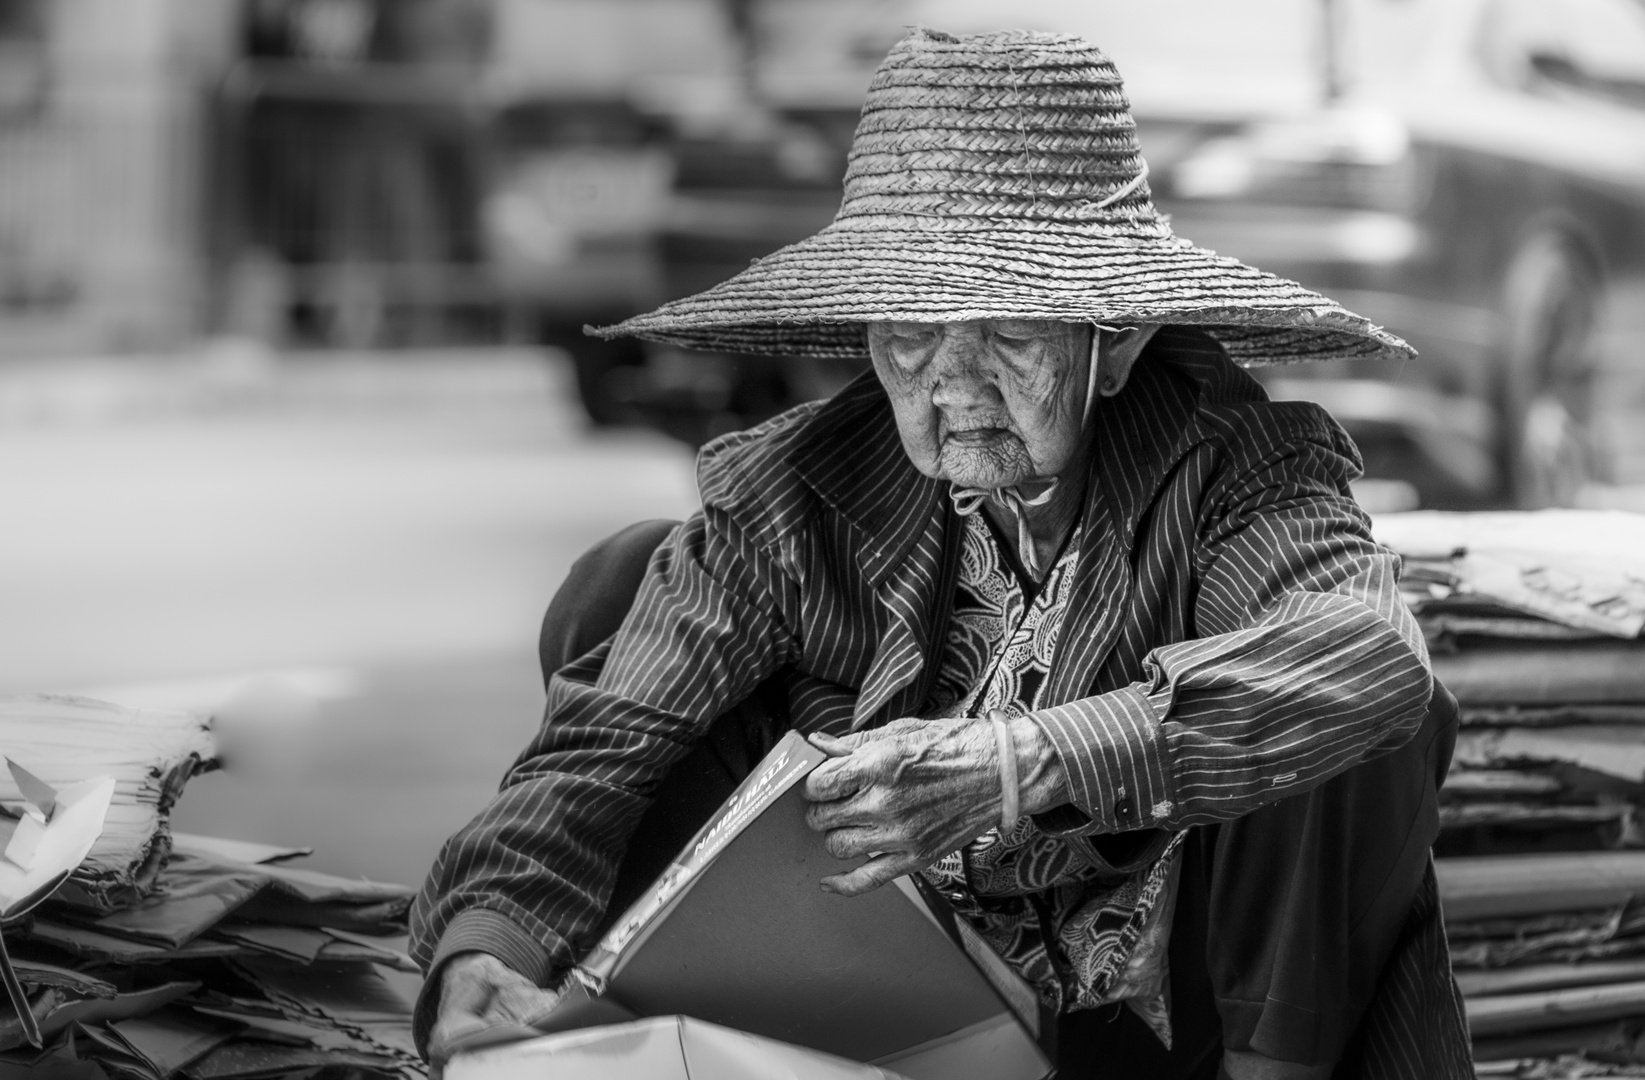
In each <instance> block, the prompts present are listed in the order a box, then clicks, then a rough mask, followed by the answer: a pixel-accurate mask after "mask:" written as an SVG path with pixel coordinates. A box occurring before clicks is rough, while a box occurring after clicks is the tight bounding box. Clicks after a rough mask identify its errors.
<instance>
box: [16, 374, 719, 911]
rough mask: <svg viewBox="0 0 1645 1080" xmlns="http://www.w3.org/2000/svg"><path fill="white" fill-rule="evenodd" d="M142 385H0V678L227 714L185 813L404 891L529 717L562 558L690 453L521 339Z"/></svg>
mask: <svg viewBox="0 0 1645 1080" xmlns="http://www.w3.org/2000/svg"><path fill="white" fill-rule="evenodd" d="M3 374H4V373H0V376H3ZM220 374H221V373H219V375H220ZM150 375H151V378H150V379H149V380H148V381H147V382H146V383H132V382H130V380H127V381H126V382H125V383H122V384H120V385H113V384H111V381H110V379H109V378H106V377H102V376H97V375H96V374H95V373H92V374H90V375H88V376H87V378H86V379H84V380H81V381H79V382H77V381H76V380H75V379H73V378H62V377H56V376H54V377H53V378H54V379H55V381H54V382H53V381H51V380H47V381H46V382H42V381H41V380H40V379H12V380H10V381H7V380H6V379H4V378H3V377H0V506H3V507H4V508H5V509H4V513H3V516H0V692H16V691H32V690H93V691H95V692H97V693H98V694H99V695H100V696H106V697H109V698H111V699H114V700H121V701H127V702H131V703H134V704H147V705H173V706H178V707H187V708H202V709H216V710H219V711H222V712H223V713H224V720H225V722H224V728H225V738H226V739H227V742H228V749H229V751H230V755H229V756H230V761H229V768H228V769H227V770H226V771H225V772H223V773H220V774H215V775H209V776H206V777H202V778H200V779H198V780H196V781H195V782H194V784H192V785H191V786H190V788H189V790H188V792H187V793H186V794H185V796H184V798H183V800H182V802H181V804H180V805H179V808H178V811H177V813H176V818H175V819H176V823H177V826H178V827H179V828H184V829H191V830H194V831H197V832H206V833H215V834H219V835H231V836H240V837H244V838H247V839H255V840H266V841H271V842H279V843H308V844H311V845H313V846H314V847H315V849H316V855H315V859H314V863H315V864H316V865H317V866H319V867H322V868H325V869H330V870H332V871H335V872H340V873H346V874H364V875H366V876H371V877H377V878H383V879H388V880H400V881H406V882H415V881H416V880H418V879H419V878H420V877H421V875H422V873H423V871H424V870H425V869H426V867H427V865H428V863H429V862H430V860H431V859H432V858H433V855H434V852H435V850H436V847H437V844H438V842H439V841H440V840H441V839H442V838H443V837H444V836H445V835H446V834H448V833H449V832H450V831H452V830H453V829H454V828H456V827H457V826H458V825H460V824H461V823H462V822H463V821H465V820H467V818H468V817H469V816H470V815H471V814H472V813H473V812H474V811H475V810H476V809H478V807H479V806H480V805H481V803H482V802H483V801H484V799H485V797H486V796H487V795H488V794H489V793H490V792H491V791H492V790H494V788H495V786H496V783H497V780H498V779H499V777H500V776H501V774H502V772H503V770H504V769H505V768H506V767H507V765H508V763H509V761H510V760H511V759H512V757H513V755H514V753H515V752H516V751H517V750H518V749H519V747H520V746H521V745H522V744H523V743H524V741H525V740H526V738H527V737H528V736H529V734H530V732H531V731H532V730H533V728H534V727H535V725H536V722H537V719H538V715H539V713H540V710H541V708H542V686H541V681H540V678H539V676H538V673H537V670H536V660H535V656H534V655H533V652H532V650H533V648H534V646H535V641H536V632H537V624H538V620H539V619H540V618H541V615H542V611H543V608H544V606H545V605H546V603H547V601H548V598H549V597H550V596H551V595H552V593H553V590H554V589H555V587H556V586H557V585H558V584H559V582H560V581H561V580H562V579H563V577H564V575H565V572H566V570H567V568H568V567H569V565H570V563H571V561H572V560H573V559H574V558H575V557H576V556H577V555H578V554H579V553H580V552H581V551H582V550H584V549H585V548H586V547H587V546H588V545H589V544H590V543H592V542H593V541H595V540H596V539H598V538H599V537H601V536H604V535H607V534H609V533H610V532H612V531H614V530H615V529H617V528H619V527H621V526H622V525H625V524H627V523H629V522H631V521H634V520H636V519H639V518H643V517H662V516H668V517H680V516H684V515H685V514H687V513H689V512H690V511H691V509H692V508H693V506H694V505H695V501H696V499H695V488H694V483H693V480H692V474H691V455H690V453H689V451H687V450H686V449H685V448H684V447H681V446H678V445H676V444H673V443H670V442H668V441H665V440H663V439H662V438H660V437H653V436H650V435H647V434H644V433H636V432H629V433H615V434H611V433H597V432H592V431H590V430H589V429H588V428H587V427H586V425H585V424H584V423H583V422H582V420H581V417H580V414H579V413H578V412H577V410H576V408H575V406H574V405H572V404H571V403H570V402H569V400H568V397H567V395H566V394H565V393H564V387H563V383H562V380H561V379H560V377H559V369H558V368H557V367H553V366H550V365H548V364H547V363H546V362H545V361H543V360H541V359H539V358H535V357H521V356H518V355H515V356H511V357H491V358H486V357H476V358H446V359H445V360H442V361H440V362H437V363H426V364H423V365H422V367H421V368H416V367H415V366H414V367H413V368H408V369H407V370H406V371H405V372H403V373H401V374H398V375H397V374H396V373H395V372H393V371H392V370H388V371H384V370H382V369H380V368H374V367H373V364H372V363H371V362H361V363H355V364H353V365H352V367H349V366H347V365H345V366H344V368H343V369H339V370H337V371H331V372H327V371H323V370H318V369H309V370H306V371H303V372H299V373H296V374H295V375H289V376H288V375H285V374H279V373H276V374H273V375H270V373H268V372H263V373H262V374H260V375H257V376H256V377H255V378H252V379H250V381H249V382H248V381H247V379H246V378H242V377H240V376H236V379H238V382H237V383H235V385H233V386H231V387H230V390H231V391H232V392H231V393H224V392H222V391H223V385H222V384H223V380H222V379H221V378H217V377H215V376H214V377H213V379H208V380H206V381H205V382H201V381H200V379H199V378H198V377H197V376H198V372H182V371H169V372H163V371H155V372H150ZM241 375H242V376H243V375H244V373H241ZM190 380H193V381H192V382H191V381H190ZM122 386H123V387H124V388H123V389H122ZM122 403H123V404H122ZM134 403H135V404H134ZM128 406H129V407H128Z"/></svg>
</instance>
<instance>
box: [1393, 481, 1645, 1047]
mask: <svg viewBox="0 0 1645 1080" xmlns="http://www.w3.org/2000/svg"><path fill="white" fill-rule="evenodd" d="M1376 532H1377V536H1378V538H1379V539H1380V540H1382V542H1384V543H1386V544H1388V545H1389V546H1390V547H1392V548H1394V550H1396V551H1398V552H1399V553H1400V554H1401V555H1403V556H1404V557H1405V575H1404V580H1403V584H1404V588H1405V590H1406V598H1407V600H1408V601H1409V602H1410V604H1411V607H1412V609H1413V611H1414V612H1415V613H1416V615H1417V619H1418V621H1419V622H1420V623H1421V625H1422V628H1423V630H1424V633H1425V634H1426V636H1427V638H1428V644H1429V648H1430V651H1431V653H1432V655H1433V663H1434V673H1435V675H1436V676H1437V677H1438V678H1439V679H1440V680H1441V681H1442V682H1443V683H1444V684H1445V685H1446V687H1447V688H1449V689H1450V691H1451V692H1452V693H1453V694H1455V695H1456V697H1457V700H1458V702H1459V704H1460V705H1461V730H1460V733H1459V735H1458V740H1457V747H1456V754H1455V757H1454V759H1453V762H1452V766H1451V772H1450V775H1449V777H1448V778H1447V780H1446V783H1445V786H1444V787H1443V788H1442V790H1441V792H1440V819H1441V836H1440V840H1439V843H1438V844H1437V845H1436V852H1437V853H1438V854H1439V856H1440V858H1439V860H1438V870H1439V876H1440V888H1441V898H1442V901H1443V902H1444V905H1445V912H1446V922H1447V927H1448V931H1449V934H1450V938H1451V953H1452V962H1453V966H1454V968H1455V970H1456V972H1457V979H1458V984H1459V986H1460V987H1461V988H1462V991H1463V994H1464V997H1465V999H1466V1004H1467V1009H1468V1016H1469V1024H1470V1027H1471V1029H1472V1032H1473V1035H1474V1039H1475V1053H1476V1058H1477V1059H1478V1061H1479V1063H1480V1065H1479V1070H1480V1075H1482V1076H1484V1075H1492V1076H1511V1077H1527V1078H1528V1077H1533V1076H1534V1077H1550V1078H1552V1077H1564V1076H1610V1075H1616V1076H1635V1075H1638V1076H1645V1039H1642V1038H1641V1036H1642V1035H1645V905H1636V904H1635V903H1634V901H1633V898H1634V897H1635V896H1639V897H1641V899H1645V641H1642V640H1640V635H1641V630H1642V629H1645V518H1641V517H1639V516H1636V515H1630V514H1619V513H1584V512H1579V511H1549V512H1542V513H1534V514H1514V513H1501V514H1496V513H1492V514H1435V513H1418V514H1393V515H1386V516H1384V517H1381V518H1379V519H1378V520H1377V527H1376Z"/></svg>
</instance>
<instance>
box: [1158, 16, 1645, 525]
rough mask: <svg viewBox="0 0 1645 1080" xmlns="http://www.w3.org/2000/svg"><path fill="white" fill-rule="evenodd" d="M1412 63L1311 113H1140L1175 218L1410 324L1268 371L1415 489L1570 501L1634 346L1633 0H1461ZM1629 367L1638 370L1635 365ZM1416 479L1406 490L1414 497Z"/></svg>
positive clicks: (1643, 241)
mask: <svg viewBox="0 0 1645 1080" xmlns="http://www.w3.org/2000/svg"><path fill="white" fill-rule="evenodd" d="M1433 11H1434V18H1433V20H1432V21H1431V22H1430V23H1429V28H1430V29H1429V37H1428V41H1427V43H1426V47H1427V49H1428V55H1427V56H1426V57H1425V58H1424V61H1423V62H1422V63H1421V64H1420V65H1418V66H1417V67H1416V69H1415V71H1414V72H1413V76H1412V77H1411V78H1409V79H1408V80H1406V81H1405V82H1404V83H1403V85H1397V86H1393V87H1388V88H1386V90H1384V91H1383V92H1380V93H1371V94H1366V95H1363V96H1362V97H1361V98H1359V99H1357V100H1348V101H1339V102H1333V103H1330V104H1328V105H1327V106H1325V107H1323V108H1321V109H1319V110H1318V111H1316V112H1313V113H1311V114H1306V115H1298V116H1288V117H1284V118H1279V119H1265V120H1260V121H1256V122H1253V123H1247V124H1240V125H1206V124H1196V123H1195V122H1193V121H1192V120H1180V119H1179V120H1175V121H1166V122H1158V123H1154V124H1151V125H1148V126H1146V127H1145V128H1144V132H1143V135H1142V138H1143V147H1144V150H1145V151H1146V152H1147V153H1148V156H1149V160H1150V162H1151V163H1152V165H1153V167H1154V173H1153V178H1151V181H1150V182H1151V183H1152V184H1153V186H1154V190H1155V193H1156V197H1157V198H1158V201H1159V203H1160V205H1161V207H1162V208H1163V209H1165V210H1167V211H1168V212H1170V213H1171V214H1172V215H1173V227H1174V228H1175V229H1176V230H1177V232H1179V233H1180V234H1182V235H1184V236H1187V237H1189V238H1191V239H1193V240H1194V241H1195V242H1197V243H1200V244H1203V245H1205V246H1207V247H1210V248H1212V249H1214V250H1217V251H1220V252H1222V253H1224V254H1228V255H1233V256H1235V257H1238V258H1240V259H1243V260H1246V261H1248V262H1252V263H1255V264H1256V265H1258V266H1261V267H1263V268H1264V269H1267V270H1271V271H1274V272H1276V273H1280V274H1283V275H1286V276H1288V277H1293V278H1296V279H1297V280H1299V281H1302V282H1305V283H1306V284H1308V285H1310V286H1312V287H1313V288H1316V289H1320V290H1322V291H1324V292H1326V293H1328V294H1330V295H1331V296H1333V297H1335V298H1337V299H1339V300H1341V301H1342V302H1343V303H1344V304H1346V305H1347V306H1349V307H1350V308H1352V309H1354V310H1355V311H1358V312H1359V313H1361V314H1363V315H1365V316H1366V317H1368V318H1370V319H1371V320H1372V321H1374V322H1378V323H1381V324H1383V325H1385V326H1387V327H1388V328H1389V329H1390V330H1392V331H1394V332H1395V333H1397V334H1399V335H1401V336H1402V337H1405V338H1406V339H1407V340H1409V341H1410V342H1411V343H1412V344H1413V345H1415V346H1416V347H1417V349H1418V351H1419V353H1420V359H1419V360H1418V361H1417V362H1416V363H1415V364H1413V365H1409V367H1408V368H1407V369H1406V370H1403V371H1399V370H1389V369H1388V366H1387V365H1386V364H1384V365H1380V366H1379V365H1376V364H1363V363H1362V364H1345V365H1326V366H1322V367H1320V368H1318V369H1316V370H1303V369H1296V370H1294V371H1287V372H1280V373H1277V374H1276V375H1275V377H1271V378H1269V379H1268V381H1269V383H1270V387H1271V389H1272V390H1273V391H1274V392H1275V393H1277V394H1279V395H1281V396H1294V397H1309V398H1313V399H1315V400H1318V401H1319V402H1321V403H1322V404H1324V405H1326V406H1327V407H1328V408H1330V409H1331V411H1332V412H1333V413H1334V414H1335V415H1336V416H1337V417H1338V418H1339V419H1340V420H1342V421H1343V422H1344V423H1345V424H1346V425H1347V426H1349V428H1350V429H1351V430H1352V431H1353V433H1354V434H1355V436H1356V438H1357V439H1358V441H1359V442H1360V444H1361V447H1362V449H1363V450H1364V451H1365V452H1366V456H1367V459H1368V460H1367V465H1368V474H1369V475H1370V476H1372V477H1373V478H1376V477H1381V478H1388V479H1402V480H1405V481H1407V482H1408V483H1410V484H1411V485H1412V488H1413V489H1414V491H1413V492H1411V494H1412V495H1414V496H1415V499H1417V500H1420V502H1421V503H1422V504H1423V505H1430V506H1438V505H1477V504H1482V503H1487V502H1513V503H1517V504H1519V505H1527V506H1536V505H1548V504H1553V503H1562V504H1565V503H1569V502H1570V501H1572V500H1573V499H1574V498H1575V496H1576V495H1577V493H1578V490H1579V488H1580V486H1581V484H1582V483H1583V482H1585V481H1586V480H1588V479H1589V478H1591V477H1593V476H1595V475H1596V474H1598V475H1603V474H1604V473H1606V472H1607V471H1608V468H1607V466H1608V461H1607V458H1608V457H1610V456H1613V455H1614V454H1615V453H1616V452H1617V451H1618V450H1619V449H1621V448H1618V447H1614V446H1611V447H1608V446H1606V445H1605V439H1604V438H1603V429H1602V426H1601V425H1600V424H1599V423H1598V422H1599V421H1600V420H1601V419H1602V416H1601V413H1603V412H1604V407H1605V406H1606V404H1607V401H1606V397H1607V395H1608V394H1609V393H1611V392H1612V391H1616V392H1624V391H1625V390H1626V387H1627V383H1628V381H1629V376H1630V374H1632V376H1633V377H1637V375H1638V373H1639V372H1640V371H1641V370H1642V369H1645V336H1642V335H1641V334H1640V333H1639V330H1638V328H1637V326H1636V327H1633V328H1630V327H1629V326H1628V325H1627V323H1628V320H1629V318H1630V313H1629V311H1628V310H1627V309H1628V308H1629V307H1630V304H1629V300H1628V298H1629V297H1631V296H1632V297H1637V295H1638V289H1639V288H1640V282H1642V281H1645V3H1641V2H1640V0H1562V2H1561V3H1558V4H1554V3H1547V2H1545V0H1450V2H1447V3H1443V4H1435V5H1433ZM1629 368H1631V369H1632V373H1630V372H1629V371H1628V369H1629ZM1407 501H1409V500H1407Z"/></svg>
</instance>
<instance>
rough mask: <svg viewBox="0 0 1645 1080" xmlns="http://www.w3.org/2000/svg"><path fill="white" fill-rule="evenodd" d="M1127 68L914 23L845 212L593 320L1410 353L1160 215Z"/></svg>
mask: <svg viewBox="0 0 1645 1080" xmlns="http://www.w3.org/2000/svg"><path fill="white" fill-rule="evenodd" d="M1146 176H1147V166H1146V165H1145V164H1144V162H1143V159H1142V155H1141V153H1140V152H1139V148H1138V144H1137V129H1136V123H1135V121H1133V120H1132V118H1131V112H1130V105H1129V103H1128V102H1127V101H1126V98H1125V94H1124V91H1123V89H1122V87H1121V83H1120V76H1119V72H1118V71H1117V70H1115V68H1114V65H1113V63H1112V62H1111V61H1110V60H1109V59H1108V57H1107V56H1105V55H1104V54H1103V53H1102V52H1101V51H1100V50H1098V49H1097V48H1095V47H1094V46H1092V45H1091V44H1089V43H1088V42H1086V41H1084V40H1083V39H1081V38H1078V37H1073V36H1069V35H1060V34H1043V33H1031V32H1027V31H1007V32H1003V33H995V34H984V35H978V36H974V37H953V36H950V35H947V34H942V33H938V32H935V31H931V30H923V29H919V30H915V31H913V32H912V33H910V34H909V35H908V36H907V37H905V38H903V39H902V41H900V42H898V43H897V45H896V46H895V47H894V48H893V49H892V50H891V53H890V55H889V56H887V57H886V59H885V61H884V63H882V64H881V65H880V68H879V70H878V71H877V72H876V73H875V75H874V80H873V82H872V84H871V85H870V87H869V90H868V97H867V100H866V102H865V103H864V105H863V111H862V120H861V121H860V123H859V124H858V126H857V134H856V139H855V141H854V142H853V144H852V147H851V156H850V163H849V165H848V167H847V169H846V174H845V198H844V200H843V202H842V203H841V205H840V209H839V213H838V214H837V215H836V217H835V219H834V223H833V224H832V225H829V226H828V227H827V228H825V229H823V230H822V231H821V232H819V233H817V234H816V235H815V236H812V237H810V238H809V239H806V240H802V241H800V242H799V243H797V244H792V245H790V246H788V247H785V248H783V249H781V250H780V251H777V252H776V253H774V254H772V255H769V256H766V257H765V258H763V259H759V260H757V261H756V262H755V263H754V264H753V265H752V266H750V267H749V268H748V269H747V270H744V271H743V272H742V273H740V274H738V275H737V276H735V277H733V278H731V279H730V280H729V281H726V282H723V283H721V284H719V285H716V286H715V287H713V288H711V289H708V290H707V291H705V292H701V293H697V294H696V295H694V296H688V297H685V298H684V299H681V300H675V301H672V302H671V303H668V304H664V305H663V306H662V307H660V308H658V309H657V310H655V311H653V312H650V313H649V314H645V315H639V316H636V317H634V318H631V319H628V320H627V321H625V322H622V323H620V324H618V325H616V326H612V327H606V328H603V329H600V330H595V331H593V332H594V333H598V334H600V335H601V336H603V337H618V336H635V337H642V338H647V339H650V340H653V341H661V342H669V343H673V344H677V345H683V346H687V347H690V348H699V349H710V350H717V351H722V352H740V353H763V354H781V355H791V356H816V357H853V358H861V357H866V356H867V355H868V348H867V341H866V336H865V333H864V324H865V323H868V322H874V321H881V320H907V321H913V322H953V321H961V320H969V319H989V318H995V319H998V318H1015V319H1057V320H1064V321H1070V322H1089V323H1174V324H1179V325H1194V326H1199V327H1203V328H1204V329H1205V330H1206V331H1207V332H1209V333H1211V334H1212V335H1213V336H1215V337H1216V338H1217V339H1218V340H1220V341H1221V342H1222V343H1223V345H1224V346H1225V347H1226V348H1227V349H1228V352H1229V354H1230V355H1231V356H1232V357H1233V358H1234V359H1235V360H1236V361H1238V362H1240V363H1242V364H1280V363H1292V362H1297V361H1303V360H1324V359H1333V358H1339V357H1350V356H1359V357H1378V356H1380V357H1400V358H1403V357H1408V356H1411V355H1414V353H1413V350H1412V349H1411V348H1410V346H1408V345H1406V344H1405V343H1404V342H1403V341H1401V340H1400V339H1399V338H1396V337H1394V336H1393V335H1391V334H1388V333H1385V332H1384V331H1383V330H1381V329H1380V328H1378V327H1376V326H1373V325H1371V323H1369V322H1367V321H1366V320H1365V319H1363V318H1361V317H1359V316H1358V315H1355V314H1353V313H1352V312H1350V311H1347V310H1345V309H1344V308H1342V307H1341V306H1339V305H1338V304H1336V303H1335V302H1333V301H1331V300H1329V299H1327V298H1325V297H1323V296H1321V295H1319V294H1318V293H1315V292H1312V291H1310V290H1308V289H1305V288H1303V287H1302V286H1300V285H1298V284H1296V283H1295V282H1291V281H1287V280H1285V279H1283V278H1279V277H1275V276H1274V275H1272V274H1267V273H1264V272H1263V271H1261V270H1257V269H1255V268H1253V267H1250V266H1246V265H1244V264H1243V263H1240V262H1238V261H1236V260H1234V259H1229V258H1224V257H1222V256H1219V255H1216V254H1215V253H1213V252H1210V251H1207V250H1205V249H1204V248H1199V247H1195V246H1194V245H1193V244H1190V243H1189V242H1187V241H1186V240H1183V239H1180V238H1178V237H1176V236H1173V235H1172V234H1171V229H1170V226H1169V225H1168V224H1167V222H1166V219H1165V218H1163V217H1161V216H1160V215H1159V214H1158V213H1157V212H1156V211H1155V210H1154V206H1153V202H1152V200H1151V199H1150V197H1149V190H1148V184H1147V181H1146Z"/></svg>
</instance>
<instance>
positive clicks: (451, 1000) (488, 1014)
mask: <svg viewBox="0 0 1645 1080" xmlns="http://www.w3.org/2000/svg"><path fill="white" fill-rule="evenodd" d="M559 1001H560V993H559V991H557V990H544V989H542V988H541V987H539V986H538V985H537V984H536V983H534V982H532V981H531V980H530V979H528V978H526V977H525V976H524V975H521V974H520V973H519V972H517V971H515V970H514V969H513V968H511V967H509V966H508V965H507V964H505V963H503V962H502V961H501V960H499V959H497V958H496V957H495V956H492V955H490V954H489V953H482V952H471V953H460V954H458V955H457V956H454V957H452V958H451V960H450V961H449V962H447V964H446V965H445V969H444V970H443V971H441V972H440V1005H439V1012H438V1014H437V1016H436V1018H435V1021H434V1030H433V1031H432V1032H430V1033H429V1040H428V1051H429V1053H428V1056H429V1060H430V1061H431V1062H434V1063H435V1064H436V1065H438V1064H442V1063H444V1062H445V1060H446V1059H447V1058H449V1057H450V1056H451V1051H452V1048H453V1046H455V1045H456V1044H457V1043H460V1042H462V1041H463V1040H465V1039H470V1038H472V1037H474V1036H475V1035H478V1034H479V1033H480V1032H482V1031H493V1030H497V1029H505V1028H506V1029H520V1030H521V1033H522V1034H530V1033H531V1032H530V1031H529V1029H530V1028H531V1026H532V1025H533V1024H535V1023H536V1022H537V1021H539V1020H542V1019H543V1018H544V1017H546V1016H548V1014H549V1013H551V1012H553V1011H554V1006H555V1005H557V1004H559Z"/></svg>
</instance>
